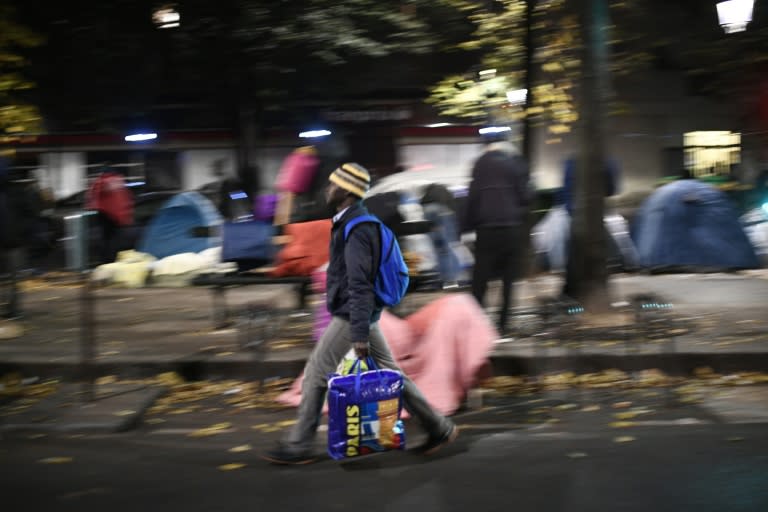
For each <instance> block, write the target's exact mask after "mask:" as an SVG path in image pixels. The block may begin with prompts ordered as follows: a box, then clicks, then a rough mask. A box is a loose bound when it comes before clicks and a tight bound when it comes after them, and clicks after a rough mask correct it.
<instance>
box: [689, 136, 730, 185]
mask: <svg viewBox="0 0 768 512" xmlns="http://www.w3.org/2000/svg"><path fill="white" fill-rule="evenodd" d="M683 144H684V146H685V168H686V170H688V172H689V173H690V174H691V176H693V177H696V178H702V177H706V176H729V175H730V174H731V173H732V170H733V168H734V166H736V165H738V164H739V162H740V161H741V134H740V133H733V132H727V131H706V132H704V131H702V132H688V133H686V134H684V136H683Z"/></svg>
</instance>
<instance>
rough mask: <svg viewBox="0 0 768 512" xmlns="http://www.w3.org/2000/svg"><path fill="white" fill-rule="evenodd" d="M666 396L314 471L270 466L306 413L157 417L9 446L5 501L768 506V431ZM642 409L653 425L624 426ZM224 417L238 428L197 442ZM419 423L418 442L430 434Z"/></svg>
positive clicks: (608, 402) (523, 414) (527, 414)
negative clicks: (273, 449)
mask: <svg viewBox="0 0 768 512" xmlns="http://www.w3.org/2000/svg"><path fill="white" fill-rule="evenodd" d="M750 396H751V397H753V398H754V397H755V396H756V395H755V394H754V393H752V394H751V395H750ZM649 397H650V398H649ZM545 398H546V397H545ZM627 400H632V403H631V404H629V403H628V401H627ZM664 400H665V398H664V396H663V395H659V394H654V393H647V392H645V391H643V392H641V394H637V393H636V394H635V395H634V396H632V397H627V396H624V395H621V396H619V395H616V394H608V395H603V396H602V397H594V396H587V397H584V396H568V397H565V399H564V400H563V399H558V400H557V401H555V402H549V401H547V400H544V401H542V400H540V399H533V400H531V399H530V398H527V399H520V398H517V399H514V400H500V401H497V402H495V403H494V402H490V403H489V404H488V405H489V407H488V408H487V409H486V410H483V411H480V412H471V411H470V412H465V413H461V414H459V415H458V416H457V417H456V421H457V423H459V424H460V425H462V427H463V430H462V435H461V437H460V439H459V440H458V441H457V442H456V443H455V444H454V445H452V446H450V447H448V448H447V449H446V450H444V451H443V452H441V453H440V454H439V455H437V456H436V457H434V458H424V457H421V456H420V455H417V454H416V453H414V452H405V453H401V452H397V453H389V454H383V455H376V456H371V457H367V458H363V459H359V460H355V461H350V462H346V463H339V462H334V461H331V460H330V459H324V460H322V461H320V462H319V463H317V464H314V465H311V466H302V467H275V466H271V465H269V464H267V463H265V462H263V461H261V460H260V459H259V458H258V453H259V451H260V450H262V449H264V448H267V447H268V446H269V445H270V443H272V442H273V441H274V440H275V439H276V438H277V437H278V436H279V435H280V429H279V425H281V422H282V421H285V420H286V419H289V418H291V417H292V415H293V411H292V410H284V411H258V410H256V411H253V410H245V411H242V410H240V411H234V410H232V409H227V408H226V407H224V408H219V407H212V405H213V404H210V403H204V404H200V407H199V408H198V409H197V410H196V411H193V412H190V413H186V414H175V413H174V411H166V413H165V414H164V415H160V416H153V415H150V416H148V418H147V423H146V424H145V425H144V426H142V427H141V428H140V429H139V430H137V431H133V432H129V433H126V434H117V435H80V434H61V435H46V436H40V435H39V434H38V435H32V434H28V433H26V434H25V433H15V434H9V435H6V437H5V438H3V439H2V440H0V474H2V476H1V477H0V496H2V498H0V499H2V502H3V509H4V510H22V511H38V510H41V511H43V510H46V511H47V510H55V511H69V510H72V511H75V510H76V511H79V512H89V511H99V512H104V511H105V510H108V511H110V512H117V511H123V510H125V511H131V512H135V511H138V510H141V511H147V510H149V511H151V510H163V511H165V510H174V511H176V510H178V511H198V510H199V511H206V512H210V511H257V510H313V511H326V510H327V511H331V510H366V511H368V510H374V511H378V510H382V511H385V510H386V511H389V510H392V511H406V510H419V511H454V510H455V511H473V510H474V511H493V510H515V511H582V510H583V511H589V512H596V511H612V512H613V511H643V512H646V511H649V510H662V511H666V510H670V511H671V510H674V511H687V510H690V511H696V512H706V511H712V512H715V511H717V512H721V511H728V512H740V511H755V512H757V511H761V512H763V511H765V510H768V435H767V432H768V430H766V427H768V423H766V422H765V421H764V420H760V419H759V418H758V417H750V416H749V415H747V416H746V417H745V416H728V415H725V416H721V415H718V414H717V412H718V410H719V409H716V410H713V409H711V408H708V407H704V406H702V404H700V403H699V404H688V405H685V404H680V403H676V404H674V405H673V406H665V405H664V404H665V402H664ZM737 401H738V397H736V398H729V399H728V400H727V402H728V403H729V404H733V403H735V402H737ZM745 403H746V402H745ZM630 406H631V407H630ZM750 407H752V406H750ZM176 411H178V409H177V410H176ZM631 411H635V412H637V417H635V418H634V419H636V420H638V421H637V422H636V423H634V424H633V426H631V427H621V426H617V424H616V422H617V419H620V418H621V417H622V416H621V415H622V413H625V414H627V415H628V416H632V415H633V413H632V412H631ZM638 411H639V412H638ZM729 418H730V419H729ZM734 418H737V419H736V420H734ZM159 420H162V421H159ZM212 422H227V428H224V429H222V430H221V431H220V432H218V433H217V434H216V435H210V436H204V437H193V436H192V435H191V434H193V433H194V432H196V431H198V430H197V429H199V428H201V427H206V426H210V425H211V423H212ZM271 426H276V427H274V428H271ZM409 427H410V428H409V435H410V436H411V437H410V439H411V441H412V443H411V446H416V445H417V444H418V442H420V440H421V434H420V433H419V431H418V428H417V427H415V426H413V425H409ZM318 448H322V438H321V437H320V436H319V437H318ZM228 464H244V466H242V467H238V468H236V469H229V470H228V469H227V468H230V467H231V466H226V465H228Z"/></svg>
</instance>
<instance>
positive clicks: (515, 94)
mask: <svg viewBox="0 0 768 512" xmlns="http://www.w3.org/2000/svg"><path fill="white" fill-rule="evenodd" d="M526 98H528V89H515V90H514V91H507V101H508V102H510V103H511V104H513V105H522V104H523V103H525V100H526Z"/></svg>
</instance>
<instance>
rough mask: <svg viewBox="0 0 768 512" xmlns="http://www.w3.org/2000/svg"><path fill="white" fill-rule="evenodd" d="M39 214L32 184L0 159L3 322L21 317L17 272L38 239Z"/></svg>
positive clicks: (37, 200) (0, 243)
mask: <svg viewBox="0 0 768 512" xmlns="http://www.w3.org/2000/svg"><path fill="white" fill-rule="evenodd" d="M41 211H42V203H41V197H40V194H39V192H38V190H37V187H36V186H35V180H33V179H29V178H27V177H26V175H25V174H19V173H16V174H14V173H12V172H11V169H10V161H9V160H8V159H6V158H4V157H0V256H1V257H0V266H2V273H3V274H6V275H7V282H6V287H5V291H4V298H3V300H2V303H3V304H5V308H4V311H2V313H1V314H2V316H3V317H5V318H17V317H20V316H21V291H20V290H19V287H18V281H17V279H18V271H19V270H20V269H21V268H22V265H23V262H24V259H25V255H24V252H25V248H26V247H27V246H28V245H29V244H30V243H31V242H32V241H34V240H36V238H37V235H38V231H39V220H40V213H41Z"/></svg>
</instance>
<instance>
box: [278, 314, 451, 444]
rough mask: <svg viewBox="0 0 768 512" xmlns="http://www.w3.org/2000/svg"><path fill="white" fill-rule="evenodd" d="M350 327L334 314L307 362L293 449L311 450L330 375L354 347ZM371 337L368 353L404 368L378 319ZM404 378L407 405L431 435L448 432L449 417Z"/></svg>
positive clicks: (387, 365) (383, 363)
mask: <svg viewBox="0 0 768 512" xmlns="http://www.w3.org/2000/svg"><path fill="white" fill-rule="evenodd" d="M349 327H350V326H349V322H348V321H346V320H343V319H341V318H338V317H333V319H332V320H331V323H330V324H329V325H328V328H327V329H326V330H325V332H324V333H323V335H322V337H321V338H320V340H319V341H318V342H317V345H316V346H315V349H314V350H313V351H312V354H311V355H310V356H309V360H308V361H307V365H306V366H305V367H304V381H303V382H302V386H301V403H299V413H298V414H299V415H298V421H297V422H296V424H295V425H294V426H293V428H292V429H291V430H290V431H289V432H288V434H287V436H286V438H285V439H284V440H283V444H284V446H285V448H286V449H287V450H289V451H291V452H294V453H299V454H305V453H308V452H311V451H312V449H313V447H314V441H315V433H316V432H317V427H318V425H319V424H320V419H321V416H322V411H323V404H324V403H325V394H326V391H327V390H328V375H329V374H330V373H333V372H335V371H336V368H337V367H338V365H339V363H340V362H341V360H342V359H343V358H344V356H345V355H346V354H347V352H349V350H350V348H351V347H352V338H351V336H350V328H349ZM368 340H369V343H370V349H369V355H370V356H371V357H373V359H374V361H376V364H377V365H378V366H379V368H389V369H391V370H397V371H401V370H400V368H399V367H398V366H397V363H395V359H394V358H393V357H392V353H391V352H390V350H389V346H388V345H387V340H386V339H385V338H384V335H383V334H382V333H381V330H380V329H379V325H378V323H375V324H372V325H371V330H370V336H369V337H368ZM401 373H402V372H401ZM403 381H404V386H403V405H404V407H405V409H406V410H407V411H408V412H409V413H410V414H411V416H413V417H414V418H416V419H417V420H418V421H419V422H420V423H421V424H422V426H423V427H424V430H426V431H427V433H429V434H430V435H434V436H439V435H442V434H443V433H445V432H446V431H447V430H448V428H449V426H450V425H451V422H450V420H448V419H447V418H445V417H444V416H441V415H440V414H438V413H437V412H435V411H434V410H433V409H432V407H430V406H429V404H428V403H427V400H426V399H425V398H424V395H422V394H421V391H419V389H418V388H417V387H416V385H415V384H414V383H413V382H412V381H411V379H409V378H408V377H407V376H405V374H403Z"/></svg>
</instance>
